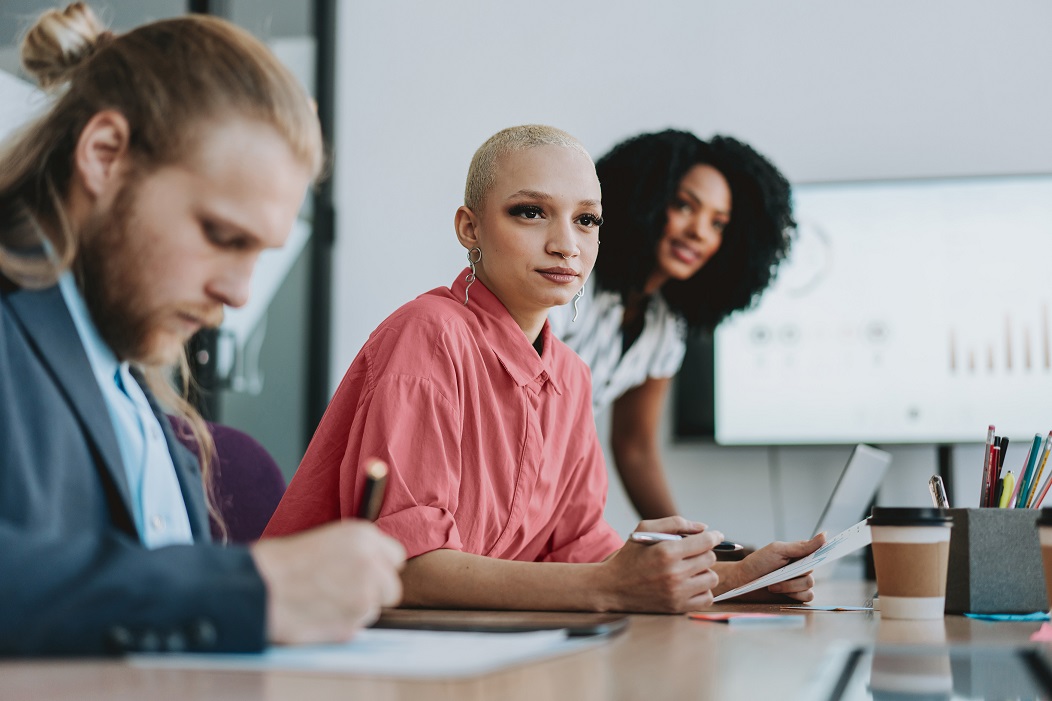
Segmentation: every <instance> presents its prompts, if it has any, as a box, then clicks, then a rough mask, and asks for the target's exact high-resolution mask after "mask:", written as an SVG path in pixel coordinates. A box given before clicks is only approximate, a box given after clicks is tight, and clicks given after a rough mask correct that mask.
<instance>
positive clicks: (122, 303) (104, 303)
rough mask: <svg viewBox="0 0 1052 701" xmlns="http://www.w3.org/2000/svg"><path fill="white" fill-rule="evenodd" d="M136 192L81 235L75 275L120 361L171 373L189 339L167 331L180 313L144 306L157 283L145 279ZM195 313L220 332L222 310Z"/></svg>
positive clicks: (127, 192)
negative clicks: (166, 324)
mask: <svg viewBox="0 0 1052 701" xmlns="http://www.w3.org/2000/svg"><path fill="white" fill-rule="evenodd" d="M135 194H136V188H135V186H134V185H128V186H126V187H125V188H124V189H123V190H122V191H121V192H120V194H119V195H118V196H117V198H116V199H115V201H114V203H113V205H112V206H111V207H110V208H109V210H108V211H106V212H101V213H96V214H93V215H92V216H91V217H90V218H89V219H88V221H87V222H86V223H85V225H84V227H83V229H82V231H81V235H80V242H81V243H80V250H79V251H78V253H77V259H76V263H75V265H74V270H75V272H76V275H77V282H78V284H79V286H80V289H81V292H82V294H83V295H84V301H85V303H86V304H87V307H88V311H89V312H90V313H91V318H92V320H93V321H94V322H95V326H96V327H97V328H98V330H99V334H100V335H101V336H102V339H103V340H104V341H105V342H106V344H107V345H109V347H110V348H111V349H112V350H113V352H114V354H116V356H117V357H118V358H119V359H120V360H127V361H131V362H134V363H137V364H139V365H143V366H147V367H169V366H172V365H175V364H176V363H178V362H179V360H180V357H181V356H182V355H183V353H184V352H185V344H186V342H187V341H188V340H189V338H182V337H180V336H178V335H177V334H175V333H173V332H171V331H170V330H167V329H165V327H164V324H163V321H164V319H168V318H171V317H173V316H175V315H177V314H178V313H179V311H180V308H179V307H173V306H162V307H157V308H149V307H147V306H146V305H144V304H143V303H142V300H145V299H149V298H150V296H149V295H148V294H145V293H147V292H148V291H149V289H150V287H151V285H152V281H151V280H150V279H148V278H147V277H146V276H145V274H144V273H143V266H142V265H141V260H142V258H143V256H142V255H141V254H142V253H143V250H142V249H143V242H142V241H141V236H137V232H136V230H135V226H134V217H133V216H132V211H133V207H132V204H133V202H134V201H135ZM190 311H192V313H193V314H194V315H195V316H196V317H197V318H201V319H204V320H205V321H206V323H205V326H218V325H219V323H220V322H221V321H222V307H221V306H220V307H218V309H199V308H194V309H193V310H190Z"/></svg>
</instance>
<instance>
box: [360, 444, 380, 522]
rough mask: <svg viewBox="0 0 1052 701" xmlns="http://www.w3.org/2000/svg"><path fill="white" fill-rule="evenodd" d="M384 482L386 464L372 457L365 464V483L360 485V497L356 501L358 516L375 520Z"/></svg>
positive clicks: (378, 513)
mask: <svg viewBox="0 0 1052 701" xmlns="http://www.w3.org/2000/svg"><path fill="white" fill-rule="evenodd" d="M386 483H387V464H386V463H384V461H383V460H378V459H376V458H373V459H372V460H370V461H369V464H368V465H366V466H365V484H364V485H363V487H362V498H361V500H360V501H359V502H358V513H357V517H358V518H360V519H363V520H365V521H375V520H376V517H377V516H379V515H380V507H381V506H382V505H383V503H384V486H385V485H386Z"/></svg>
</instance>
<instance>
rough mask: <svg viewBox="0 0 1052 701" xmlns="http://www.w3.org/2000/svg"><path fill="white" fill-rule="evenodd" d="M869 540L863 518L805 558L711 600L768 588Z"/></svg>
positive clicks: (850, 550) (867, 542) (853, 549)
mask: <svg viewBox="0 0 1052 701" xmlns="http://www.w3.org/2000/svg"><path fill="white" fill-rule="evenodd" d="M870 542H872V541H871V537H870V534H869V525H868V524H867V523H866V520H865V519H863V520H862V521H859V522H858V523H856V524H855V525H854V526H852V527H851V528H848V529H847V530H846V531H844V532H843V533H838V534H837V535H835V536H833V537H832V538H830V539H829V540H828V541H827V542H826V544H825V545H823V546H822V547H820V548H819V549H818V550H815V551H814V552H813V553H811V554H810V555H808V556H807V557H802V558H800V559H799V560H797V561H795V562H790V563H789V564H788V565H786V566H785V567H782V568H781V569H777V570H775V571H774V572H770V573H768V574H765V575H764V576H762V577H760V578H758V579H754V580H752V581H751V582H749V583H748V584H745V585H743V586H740V587H738V588H737V589H731V590H730V591H726V592H723V593H722V594H720V595H719V596H717V597H716V598H715V599H713V601H724V600H726V599H732V598H734V597H736V596H741V595H742V594H747V593H749V592H751V591H755V590H757V589H762V588H764V587H769V586H771V585H772V584H777V583H778V582H784V581H785V580H787V579H793V578H794V577H799V576H800V575H802V574H804V573H805V572H808V571H810V570H813V569H815V568H816V567H820V566H821V565H825V564H827V563H830V562H832V561H833V560H839V559H840V558H842V557H843V556H844V555H849V554H851V553H853V552H855V551H856V550H858V549H859V548H864V547H866V546H867V545H869V544H870Z"/></svg>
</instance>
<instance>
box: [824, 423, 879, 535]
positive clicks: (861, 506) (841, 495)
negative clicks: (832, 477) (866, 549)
mask: <svg viewBox="0 0 1052 701" xmlns="http://www.w3.org/2000/svg"><path fill="white" fill-rule="evenodd" d="M890 464H891V454H890V453H888V452H886V451H883V450H880V449H879V448H874V447H873V446H870V445H865V444H864V443H859V444H858V445H856V446H855V449H854V450H852V451H851V457H849V458H848V459H847V464H846V465H844V470H843V472H841V473H840V479H838V480H837V483H836V486H835V487H833V493H832V494H831V495H829V501H827V502H826V506H825V509H823V510H822V515H821V516H820V517H819V519H818V525H816V526H815V530H814V533H812V534H811V535H817V534H818V533H821V532H822V531H826V532H827V533H829V535H830V536H834V535H836V534H837V533H840V532H841V531H844V530H846V529H848V528H850V527H851V526H854V525H855V524H856V523H858V522H859V521H861V520H862V519H863V518H864V517H865V515H866V509H867V508H868V507H869V504H870V502H872V501H873V497H874V496H875V495H876V493H877V489H879V488H880V483H881V481H883V479H884V475H885V473H886V472H887V471H888V465H890Z"/></svg>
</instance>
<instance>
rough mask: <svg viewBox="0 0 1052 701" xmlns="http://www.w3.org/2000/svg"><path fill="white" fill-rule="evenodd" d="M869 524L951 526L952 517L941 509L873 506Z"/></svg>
mask: <svg viewBox="0 0 1052 701" xmlns="http://www.w3.org/2000/svg"><path fill="white" fill-rule="evenodd" d="M868 523H869V525H870V526H952V525H953V518H952V517H951V516H950V515H949V514H947V513H946V512H945V511H943V510H942V509H932V508H911V507H901V506H874V507H873V515H871V516H870V517H869V519H868Z"/></svg>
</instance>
